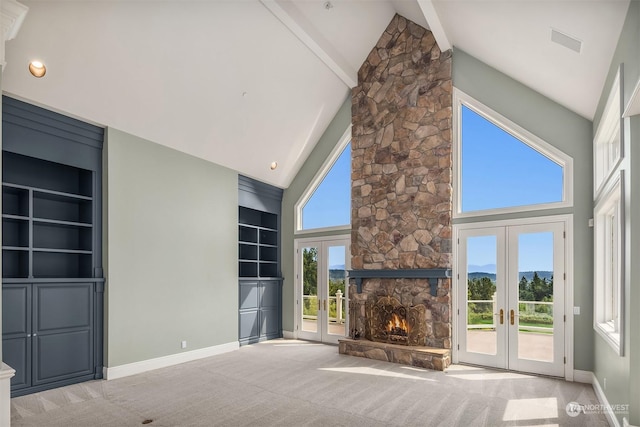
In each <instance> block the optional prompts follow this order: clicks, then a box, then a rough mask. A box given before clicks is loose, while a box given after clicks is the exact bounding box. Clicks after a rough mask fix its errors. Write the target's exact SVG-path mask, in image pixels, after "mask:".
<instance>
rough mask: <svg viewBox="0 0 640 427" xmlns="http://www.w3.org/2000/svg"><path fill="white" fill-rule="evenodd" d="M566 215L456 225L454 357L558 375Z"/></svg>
mask: <svg viewBox="0 0 640 427" xmlns="http://www.w3.org/2000/svg"><path fill="white" fill-rule="evenodd" d="M565 236H566V235H565V222H550V223H537V224H528V225H511V226H499V227H481V228H473V227H464V228H462V229H459V230H458V257H457V269H458V284H457V285H458V286H457V289H458V295H457V301H458V304H457V314H458V322H457V323H458V345H459V349H458V360H459V361H461V362H467V363H473V364H478V365H484V366H490V367H496V368H503V369H510V370H515V371H523V372H533V373H539V374H546V375H553V376H564V373H565V371H564V360H565V352H564V348H565V346H564V336H565V331H564V326H565V316H564V314H565V313H564V292H565V290H564V288H565V280H566V276H565V252H566V248H565Z"/></svg>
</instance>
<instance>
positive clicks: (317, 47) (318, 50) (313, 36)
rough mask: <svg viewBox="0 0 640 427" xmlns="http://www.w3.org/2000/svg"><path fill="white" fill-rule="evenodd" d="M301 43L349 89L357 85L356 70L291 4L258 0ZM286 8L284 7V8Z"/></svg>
mask: <svg viewBox="0 0 640 427" xmlns="http://www.w3.org/2000/svg"><path fill="white" fill-rule="evenodd" d="M260 2H261V3H262V4H263V5H264V7H266V8H267V9H269V11H271V13H273V15H274V16H275V17H276V18H278V19H279V20H280V21H281V22H282V23H283V24H284V25H285V26H286V27H287V28H288V29H289V30H290V31H291V32H292V33H293V34H294V35H295V36H296V37H297V38H298V39H300V41H302V43H304V44H305V45H306V46H307V47H308V48H309V49H310V50H311V52H313V53H314V54H315V55H316V56H317V57H318V58H320V60H321V61H322V62H324V64H325V65H326V66H327V67H329V69H330V70H331V71H333V72H334V73H335V74H336V76H338V78H340V80H342V81H343V82H344V84H346V85H347V87H349V88H350V89H351V88H353V87H355V86H357V85H358V77H357V73H356V70H353V69H352V68H351V67H350V66H349V65H348V64H347V62H346V61H345V60H344V58H342V56H341V55H340V54H339V53H338V52H337V51H336V50H335V49H334V48H333V47H332V46H331V45H330V44H329V43H328V42H327V41H326V40H324V38H323V37H322V36H321V35H320V34H319V33H318V32H317V31H314V29H313V27H312V26H311V25H310V24H308V23H306V22H305V21H304V19H303V18H302V17H301V16H299V15H298V14H296V13H295V10H294V9H293V8H292V5H289V6H286V5H284V4H282V3H279V2H278V1H276V0H260ZM285 8H286V9H285Z"/></svg>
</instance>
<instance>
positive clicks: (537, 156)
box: [455, 91, 572, 217]
mask: <svg viewBox="0 0 640 427" xmlns="http://www.w3.org/2000/svg"><path fill="white" fill-rule="evenodd" d="M455 105H456V107H457V108H456V121H457V130H458V133H457V136H458V138H457V141H456V146H455V147H456V162H455V164H456V178H457V179H455V184H456V195H457V197H456V212H455V214H456V216H458V217H463V216H475V215H487V214H493V213H501V212H517V211H530V210H539V209H547V208H554V207H564V206H570V205H571V182H570V181H571V165H572V160H571V158H570V157H569V156H567V155H566V154H564V153H562V152H561V151H560V150H558V149H556V148H555V147H553V146H551V145H549V144H548V143H546V142H544V141H543V140H541V139H540V138H538V137H536V136H535V135H533V134H531V133H529V132H527V131H526V130H524V129H523V128H521V127H520V126H518V125H516V124H515V123H513V122H511V121H510V120H508V119H506V118H505V117H503V116H501V115H499V114H498V113H496V112H495V111H492V110H491V109H489V108H488V107H486V106H484V105H482V104H481V103H479V102H478V101H476V100H474V99H473V98H471V97H469V96H467V95H465V94H463V93H462V92H459V91H456V104H455Z"/></svg>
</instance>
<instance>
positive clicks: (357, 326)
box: [340, 15, 452, 369]
mask: <svg viewBox="0 0 640 427" xmlns="http://www.w3.org/2000/svg"><path fill="white" fill-rule="evenodd" d="M451 120H452V83H451V51H447V52H441V51H440V49H439V48H438V46H437V44H436V42H435V39H434V37H433V34H432V33H431V32H430V31H428V30H426V29H424V28H422V27H420V26H419V25H417V24H415V23H413V22H411V21H409V20H407V19H405V18H403V17H402V16H400V15H396V16H395V17H394V18H393V19H392V21H391V22H390V23H389V25H388V27H387V29H386V30H385V31H384V33H383V34H382V36H381V37H380V39H379V40H378V42H377V44H376V46H375V47H374V48H373V49H372V50H371V52H370V53H369V56H368V57H367V59H366V60H365V62H364V64H363V65H362V66H361V68H360V70H359V71H358V86H357V87H355V88H353V90H352V143H351V145H352V188H351V197H352V204H351V224H352V230H351V255H352V257H351V266H352V268H353V269H354V273H355V272H358V271H360V272H371V273H372V274H369V275H365V276H362V277H363V278H362V279H359V281H358V284H357V285H356V284H355V283H354V281H352V282H351V284H350V289H349V292H350V293H349V295H350V304H351V305H350V319H349V322H350V324H349V332H350V338H351V340H344V341H343V342H341V344H340V351H341V352H342V353H347V354H354V355H359V356H365V357H372V358H377V359H381V360H389V361H394V362H398V363H407V364H412V365H415V366H424V367H429V368H434V369H444V368H446V366H448V364H449V354H450V349H451V318H450V311H451V306H450V305H451V299H450V290H451V282H450V277H448V275H446V274H443V275H440V276H436V277H434V276H433V275H430V274H429V273H430V272H431V271H432V270H434V269H436V270H438V271H450V269H451V252H452V247H451V246H452V244H451V213H452V187H451V176H452V169H451V165H452V159H451V148H452V142H451ZM378 271H379V272H380V274H379V275H376V274H375V272H378ZM383 273H384V274H383ZM389 273H392V274H390V275H389ZM394 313H395V315H396V316H397V317H402V316H400V314H402V315H404V322H405V323H406V325H405V327H406V331H404V330H403V327H402V319H400V320H398V322H399V325H400V326H396V325H397V321H396V319H395V318H393V314H394ZM390 321H391V322H392V326H391V330H390V331H389V330H387V331H386V332H385V331H379V330H378V331H377V330H375V328H374V326H376V327H377V326H381V325H379V323H383V324H384V323H385V322H387V323H388V322H390ZM405 334H406V336H405ZM364 346H369V347H364ZM407 352H409V353H407ZM411 352H413V353H411ZM416 352H417V353H416ZM425 352H426V353H425ZM429 352H431V353H429Z"/></svg>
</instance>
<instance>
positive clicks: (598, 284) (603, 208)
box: [593, 65, 625, 355]
mask: <svg viewBox="0 0 640 427" xmlns="http://www.w3.org/2000/svg"><path fill="white" fill-rule="evenodd" d="M621 82H622V65H620V68H619V69H618V72H617V73H616V77H615V79H614V81H613V84H612V85H611V92H610V93H609V97H608V98H607V103H606V104H605V107H604V110H603V112H602V117H601V119H600V124H599V125H598V130H597V131H596V133H595V137H594V139H593V152H594V160H593V175H594V189H595V194H594V204H595V210H594V226H595V230H594V249H595V250H594V261H595V263H594V265H595V267H594V276H595V278H594V279H595V280H594V282H595V283H594V285H595V286H594V288H595V292H594V304H593V306H594V316H593V327H594V329H595V330H596V332H598V333H599V334H600V336H601V337H602V338H603V339H604V340H605V341H606V342H607V343H609V344H610V345H611V347H613V349H614V350H615V351H617V352H618V354H619V355H622V354H623V345H622V343H623V342H624V339H623V332H624V331H623V329H624V322H623V318H624V317H623V315H622V307H624V268H625V256H624V238H625V227H624V224H625V221H624V185H625V181H624V180H625V174H624V168H623V167H622V162H621V160H622V158H623V157H624V150H623V147H624V143H623V142H624V139H623V132H622V130H621V129H622V126H621V121H622V119H621V114H622V113H621V112H622V107H621V99H622V96H621V93H622V83H621Z"/></svg>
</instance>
